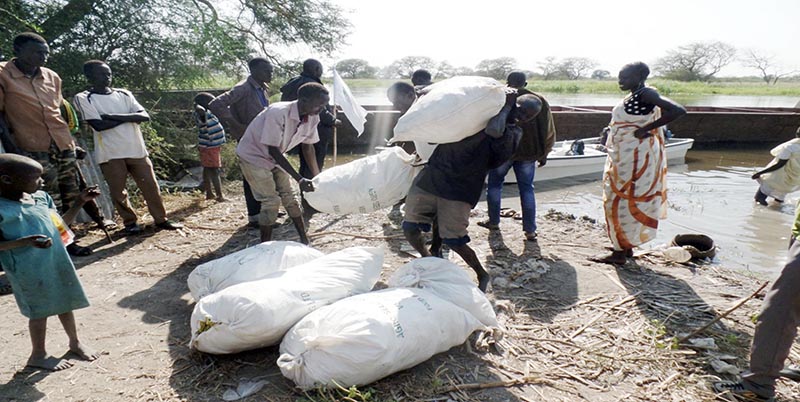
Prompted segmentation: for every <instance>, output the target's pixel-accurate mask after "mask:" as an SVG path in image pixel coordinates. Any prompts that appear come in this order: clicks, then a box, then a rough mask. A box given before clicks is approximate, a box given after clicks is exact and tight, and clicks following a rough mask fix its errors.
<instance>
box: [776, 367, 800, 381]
mask: <svg viewBox="0 0 800 402" xmlns="http://www.w3.org/2000/svg"><path fill="white" fill-rule="evenodd" d="M778 373H779V374H780V375H781V377H784V378H788V379H790V380H792V381H800V366H798V365H796V364H792V365H790V366H786V367H784V369H783V370H781V371H779V372H778Z"/></svg>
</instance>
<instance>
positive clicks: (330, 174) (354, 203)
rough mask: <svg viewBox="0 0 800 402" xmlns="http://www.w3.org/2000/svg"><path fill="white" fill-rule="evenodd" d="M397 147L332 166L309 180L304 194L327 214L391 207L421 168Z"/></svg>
mask: <svg viewBox="0 0 800 402" xmlns="http://www.w3.org/2000/svg"><path fill="white" fill-rule="evenodd" d="M413 161H414V158H413V157H412V156H411V155H409V154H408V153H406V152H405V151H403V149H402V148H400V147H391V148H388V149H384V150H383V151H381V152H380V153H377V154H375V155H370V156H367V157H364V158H361V159H357V160H354V161H352V162H350V163H346V164H344V165H339V166H335V167H332V168H330V169H327V170H325V171H324V172H322V173H320V174H319V175H317V176H316V177H314V179H313V180H312V182H313V183H314V191H313V192H307V193H305V194H304V195H303V196H304V197H305V199H306V201H308V203H309V204H310V205H311V206H312V207H314V209H316V210H317V211H320V212H325V213H328V214H337V215H343V214H351V213H369V212H374V211H378V210H381V209H383V208H387V207H391V206H392V205H394V204H397V203H398V202H399V201H400V200H402V199H403V197H405V196H406V194H408V189H409V188H410V187H411V182H412V181H413V180H414V177H416V175H417V173H419V171H420V170H421V169H422V168H421V167H414V166H411V163H412V162H413Z"/></svg>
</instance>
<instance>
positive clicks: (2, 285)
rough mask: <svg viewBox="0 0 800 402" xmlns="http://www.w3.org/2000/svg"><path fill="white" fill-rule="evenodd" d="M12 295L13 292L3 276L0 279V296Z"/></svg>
mask: <svg viewBox="0 0 800 402" xmlns="http://www.w3.org/2000/svg"><path fill="white" fill-rule="evenodd" d="M12 293H14V291H13V289H11V283H9V282H8V278H6V277H5V276H3V277H0V296H2V295H10V294H12Z"/></svg>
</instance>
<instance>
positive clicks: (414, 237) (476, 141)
mask: <svg viewBox="0 0 800 402" xmlns="http://www.w3.org/2000/svg"><path fill="white" fill-rule="evenodd" d="M515 104H516V108H514V106H515ZM541 107H542V104H541V101H540V100H539V98H537V97H535V96H531V95H524V96H520V97H519V98H517V95H516V93H515V92H513V93H509V94H508V96H507V98H506V104H505V106H503V108H502V109H501V110H500V113H498V114H497V115H496V116H495V117H493V118H492V119H491V120H490V121H489V124H488V125H487V126H486V128H485V129H484V130H482V131H480V132H478V133H477V134H475V135H472V136H469V137H467V138H465V139H463V140H461V141H459V142H455V143H450V144H440V145H439V146H438V147H437V148H436V150H435V151H434V152H433V154H432V155H431V157H430V159H429V161H428V164H427V165H426V166H425V168H424V169H423V170H422V171H421V172H420V173H419V175H418V176H417V178H416V179H415V180H414V184H413V185H412V187H411V190H410V191H409V193H408V196H407V197H406V215H405V217H404V219H403V233H404V234H405V236H406V239H407V240H408V242H409V243H411V245H412V246H413V247H414V249H416V250H417V251H418V252H419V253H420V255H422V256H423V257H428V256H431V255H438V254H439V252H440V250H438V249H432V250H428V249H426V248H425V242H424V240H423V238H422V231H429V230H430V229H431V224H432V223H433V220H434V217H435V218H436V221H437V223H438V228H437V229H435V231H436V230H438V235H439V236H440V237H441V239H442V243H444V244H446V245H448V246H449V247H450V249H452V250H453V251H455V252H456V253H458V254H459V255H460V256H461V258H463V259H464V261H465V262H466V263H467V264H468V265H469V266H470V267H472V269H473V270H475V273H476V274H477V276H478V287H479V288H480V289H481V290H482V291H486V287H487V286H488V284H489V279H490V278H489V273H487V272H486V271H485V270H484V269H483V266H482V265H481V263H480V261H479V260H478V257H477V255H475V251H474V250H472V248H470V247H469V246H468V245H467V243H469V240H470V239H469V236H468V233H467V227H468V226H469V213H470V210H472V208H474V207H475V205H477V203H478V200H479V199H480V196H481V192H482V191H483V183H484V181H485V179H486V173H487V172H488V171H489V170H490V169H493V168H495V167H497V166H499V165H500V164H502V163H504V162H505V161H506V160H508V158H510V157H511V154H512V153H513V152H514V149H515V148H516V145H517V141H519V137H520V135H521V129H520V128H519V126H518V125H517V124H521V123H525V122H528V121H531V120H532V119H534V118H535V117H536V115H538V114H539V111H540V110H541ZM436 235H437V234H436V233H434V237H436ZM434 245H435V246H434V247H437V248H438V245H437V242H434Z"/></svg>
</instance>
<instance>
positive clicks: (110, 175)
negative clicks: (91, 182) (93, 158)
mask: <svg viewBox="0 0 800 402" xmlns="http://www.w3.org/2000/svg"><path fill="white" fill-rule="evenodd" d="M100 170H101V171H103V177H105V178H106V182H107V183H108V189H109V191H110V192H111V200H113V201H114V207H115V208H116V209H117V213H119V216H120V217H122V222H123V223H124V224H125V226H129V225H133V224H134V223H136V220H137V219H138V217H137V216H136V212H134V211H133V208H132V207H131V203H130V200H128V190H126V189H125V183H126V181H127V180H128V175H129V174H130V175H131V177H132V178H133V181H134V182H136V187H139V191H141V192H142V198H144V202H145V203H147V210H148V211H150V215H152V216H153V220H154V221H155V223H161V222H164V221H166V220H167V211H166V209H165V208H164V201H163V200H162V199H161V191H160V190H159V188H158V182H156V174H155V172H154V171H153V163H152V162H150V158H148V157H144V158H124V159H111V160H110V161H108V162H106V163H101V164H100Z"/></svg>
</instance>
